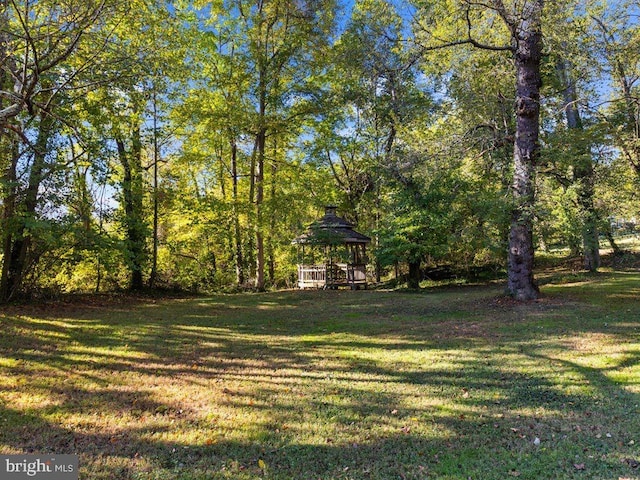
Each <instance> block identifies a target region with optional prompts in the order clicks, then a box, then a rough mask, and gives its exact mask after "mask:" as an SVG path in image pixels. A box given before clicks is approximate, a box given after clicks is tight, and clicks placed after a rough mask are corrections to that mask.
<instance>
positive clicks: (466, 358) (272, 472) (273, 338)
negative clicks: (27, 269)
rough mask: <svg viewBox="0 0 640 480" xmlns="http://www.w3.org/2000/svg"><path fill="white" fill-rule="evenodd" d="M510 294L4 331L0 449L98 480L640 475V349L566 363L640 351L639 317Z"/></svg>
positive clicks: (305, 301)
mask: <svg viewBox="0 0 640 480" xmlns="http://www.w3.org/2000/svg"><path fill="white" fill-rule="evenodd" d="M612 281H613V282H614V284H615V279H614V280H612ZM624 282H630V283H625V285H627V287H629V288H638V285H640V283H638V282H637V279H636V280H632V279H624ZM613 286H615V285H612V287H607V288H608V289H607V290H606V292H605V293H604V296H605V297H607V296H611V298H614V296H615V295H618V294H619V293H617V292H616V291H613V290H612V288H613ZM618 286H619V284H618ZM495 295H496V289H493V288H492V289H482V288H473V289H456V290H455V291H454V292H438V293H437V294H432V295H414V294H412V295H404V294H397V293H384V292H293V293H284V294H266V295H247V296H218V297H213V298H211V299H190V300H180V301H173V302H168V303H166V304H150V305H140V306H135V307H131V308H119V309H117V310H116V311H112V310H108V309H107V310H98V309H88V310H83V309H79V310H78V311H71V312H69V311H65V312H63V314H57V313H56V312H51V313H50V314H48V315H42V314H41V315H38V316H37V317H35V316H33V315H31V316H21V315H11V316H5V317H4V318H3V319H2V320H1V325H0V328H2V330H3V333H4V336H3V338H2V339H1V340H0V359H1V360H2V361H3V362H4V363H0V375H1V376H2V378H3V379H5V380H6V382H3V384H2V386H0V394H2V395H1V396H0V398H1V399H2V403H0V422H2V424H4V428H2V430H1V432H0V450H3V451H7V452H25V453H28V452H52V453H58V454H62V453H79V454H80V455H81V459H82V462H81V463H82V465H83V470H82V472H83V475H85V476H86V478H92V479H93V478H96V479H99V478H104V479H106V478H109V479H134V478H136V479H140V478H149V479H151V478H167V479H169V478H171V479H174V478H184V479H196V478H198V479H199V478H202V479H204V478H238V479H242V478H282V479H290V478H322V479H330V478H356V479H359V478H378V479H389V478H427V476H432V477H434V478H452V479H458V478H459V479H466V478H469V477H470V478H482V479H492V478H495V479H502V478H508V477H509V476H521V477H522V478H583V476H584V475H585V474H586V475H588V478H603V479H604V478H617V477H618V476H619V477H624V476H627V477H628V476H630V475H632V474H634V473H635V471H634V470H633V468H632V467H631V466H630V465H631V463H624V460H625V459H628V458H630V459H634V458H637V450H635V447H634V445H635V442H639V441H640V439H636V438H635V437H634V434H635V433H634V432H636V433H637V431H640V424H639V421H638V413H640V410H639V409H638V404H639V403H640V397H639V395H638V393H637V391H638V389H637V385H638V378H637V373H635V372H637V366H638V364H639V362H640V353H639V350H638V348H637V347H638V345H637V342H636V343H635V344H632V345H635V347H634V348H635V350H634V349H632V348H629V349H626V350H625V351H624V352H623V353H620V352H619V353H620V354H619V355H618V356H617V357H615V358H613V359H612V360H611V362H610V363H609V364H608V365H606V366H594V367H590V366H588V365H587V364H586V363H585V362H579V361H578V360H575V361H574V360H572V359H571V357H569V358H568V357H567V355H565V353H566V351H567V348H568V347H567V345H568V344H567V337H568V336H581V335H585V334H589V335H596V336H606V337H607V338H608V339H609V341H619V342H629V341H630V340H629V339H633V338H637V324H635V323H633V322H630V321H628V320H629V319H630V318H637V317H633V315H635V314H637V313H638V308H637V307H635V306H633V308H634V310H633V311H631V312H628V311H627V309H628V308H630V306H631V305H632V304H631V303H630V302H628V303H624V302H623V304H620V305H618V306H619V309H617V310H613V311H611V310H606V311H605V310H602V309H599V308H600V307H598V308H595V309H594V308H593V306H592V305H588V304H585V303H580V302H575V301H574V302H572V303H570V304H569V303H563V302H562V301H554V299H556V298H557V297H553V296H552V297H551V300H552V301H547V302H540V303H534V304H529V305H519V304H514V305H507V306H502V305H497V304H496V303H494V302H493V298H494V296H495ZM625 302H627V300H625ZM633 305H634V304H633ZM607 315H609V316H612V318H610V319H609V321H608V322H607V323H606V324H605V323H603V321H602V319H603V318H605V317H606V316H607ZM634 336H635V337H634ZM578 353H579V352H578ZM624 372H631V373H629V375H630V378H626V379H623V380H614V379H613V378H614V377H613V376H612V375H613V374H622V373H624ZM634 387H635V389H634ZM0 425H1V424H0ZM536 438H538V439H539V440H540V445H536V444H535V443H534V440H535V439H536ZM260 462H264V463H260ZM263 467H264V468H263Z"/></svg>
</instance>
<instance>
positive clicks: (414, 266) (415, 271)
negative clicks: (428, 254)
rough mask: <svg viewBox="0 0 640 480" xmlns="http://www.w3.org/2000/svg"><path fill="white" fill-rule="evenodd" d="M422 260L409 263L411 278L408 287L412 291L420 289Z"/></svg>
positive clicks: (409, 277) (408, 279) (408, 280)
mask: <svg viewBox="0 0 640 480" xmlns="http://www.w3.org/2000/svg"><path fill="white" fill-rule="evenodd" d="M420 277H421V275H420V260H418V261H411V262H409V276H408V278H407V287H409V288H411V289H412V290H418V289H419V288H420V280H421V278H420Z"/></svg>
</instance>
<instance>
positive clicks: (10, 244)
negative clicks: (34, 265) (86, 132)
mask: <svg viewBox="0 0 640 480" xmlns="http://www.w3.org/2000/svg"><path fill="white" fill-rule="evenodd" d="M52 126H53V118H52V117H51V116H50V115H48V114H46V113H42V115H41V118H40V125H39V128H38V137H37V139H36V143H35V146H34V153H33V164H32V165H31V169H30V172H29V182H28V184H27V188H26V189H25V191H24V192H22V195H20V196H21V197H22V201H21V205H18V204H17V203H16V196H15V194H14V196H13V198H12V199H11V200H10V201H9V205H10V206H9V205H8V207H9V208H8V209H7V210H5V214H7V215H8V217H7V220H8V221H9V223H10V224H12V226H10V227H9V232H8V236H7V238H6V239H5V245H4V262H3V265H2V281H1V282H0V300H2V301H8V300H10V299H11V298H13V297H14V296H15V295H16V294H17V293H18V292H19V291H20V289H21V288H22V282H23V279H24V274H25V269H26V266H27V263H28V254H29V249H30V247H31V240H32V235H31V234H30V231H29V229H30V228H29V223H30V222H31V221H33V220H34V219H35V216H36V208H37V206H38V193H39V190H40V184H41V183H42V179H43V176H44V170H45V167H46V163H45V161H46V155H47V152H48V147H49V138H50V135H51V128H52ZM16 168H17V152H14V159H13V161H12V163H11V166H10V171H9V172H7V177H8V179H10V180H12V183H13V184H14V187H13V188H17V179H16ZM14 192H15V190H14Z"/></svg>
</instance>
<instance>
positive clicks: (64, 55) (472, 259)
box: [0, 0, 640, 301]
mask: <svg viewBox="0 0 640 480" xmlns="http://www.w3.org/2000/svg"><path fill="white" fill-rule="evenodd" d="M638 13H640V5H639V2H637V1H627V0H624V1H622V0H621V1H616V2H612V3H608V2H604V1H596V0H582V1H575V2H569V3H567V2H552V1H550V0H546V1H543V0H485V1H475V0H438V1H431V0H412V1H409V0H398V1H385V0H356V1H355V3H351V2H340V1H339V0H257V1H243V0H218V1H216V2H211V1H200V0H191V1H189V0H174V1H169V0H158V1H151V0H133V1H131V0H127V1H126V2H124V1H122V0H85V1H82V2H77V1H75V0H56V1H53V0H37V1H36V0H13V1H12V0H1V1H0V55H1V57H0V134H1V135H0V162H1V165H0V169H1V180H0V197H1V204H2V220H1V229H0V235H1V239H2V256H1V258H2V271H1V279H0V300H1V301H8V300H11V299H13V298H16V297H18V296H20V295H22V294H25V293H30V292H31V293H33V292H38V291H60V290H63V291H103V290H113V289H124V288H129V289H133V290H140V289H143V288H146V287H150V288H181V289H200V290H206V289H216V288H227V287H233V286H236V287H242V288H245V287H252V288H257V289H264V288H267V287H270V286H277V287H281V286H288V285H292V284H293V280H294V274H295V263H296V253H295V250H294V249H292V247H291V245H290V242H291V240H292V238H294V237H295V236H296V235H297V234H299V233H300V232H301V231H302V230H303V229H304V228H305V226H306V225H307V224H308V223H309V222H311V221H312V220H313V219H314V218H316V217H317V216H319V214H320V213H321V211H322V208H323V206H324V205H327V204H336V205H338V207H339V211H340V212H341V214H343V215H344V216H346V217H347V218H348V219H349V220H351V221H354V222H355V223H357V225H358V229H359V230H360V231H362V232H363V233H367V234H368V235H370V236H371V237H372V238H373V239H374V248H373V251H372V252H371V253H372V255H371V257H372V258H371V261H372V265H373V266H374V271H373V274H374V275H376V276H377V277H378V278H384V276H385V275H387V274H389V272H392V271H394V270H397V269H400V270H403V271H407V272H408V273H409V279H410V283H411V284H412V285H414V286H415V284H416V282H417V281H418V280H419V274H420V269H421V268H424V267H425V266H433V265H442V264H455V265H463V266H469V267H470V266H478V265H498V266H500V265H506V266H507V267H508V268H507V270H508V289H509V292H510V293H511V294H512V295H514V296H515V297H517V298H521V299H527V298H535V297H536V296H537V288H536V286H535V281H534V278H533V261H534V250H536V249H545V248H548V247H550V246H552V245H560V244H561V245H568V246H570V247H571V249H572V252H573V253H574V254H576V255H577V254H581V255H583V258H584V267H585V268H586V269H588V270H596V269H597V268H598V266H599V255H598V245H599V242H600V241H601V240H600V239H601V238H607V239H608V240H610V241H611V242H614V239H613V237H612V235H611V234H612V232H611V224H610V218H611V217H617V218H633V217H635V216H636V212H637V210H638V204H637V201H636V197H637V195H638V191H639V186H640V184H639V182H638V180H639V179H640V100H639V99H640V96H639V93H640V91H639V84H640V29H639V27H638V22H637V18H638Z"/></svg>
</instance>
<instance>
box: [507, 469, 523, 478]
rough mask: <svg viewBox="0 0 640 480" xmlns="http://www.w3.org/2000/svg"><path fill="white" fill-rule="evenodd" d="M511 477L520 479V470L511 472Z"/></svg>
mask: <svg viewBox="0 0 640 480" xmlns="http://www.w3.org/2000/svg"><path fill="white" fill-rule="evenodd" d="M509 475H511V476H512V477H519V476H520V472H519V471H518V470H511V471H510V472H509Z"/></svg>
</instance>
